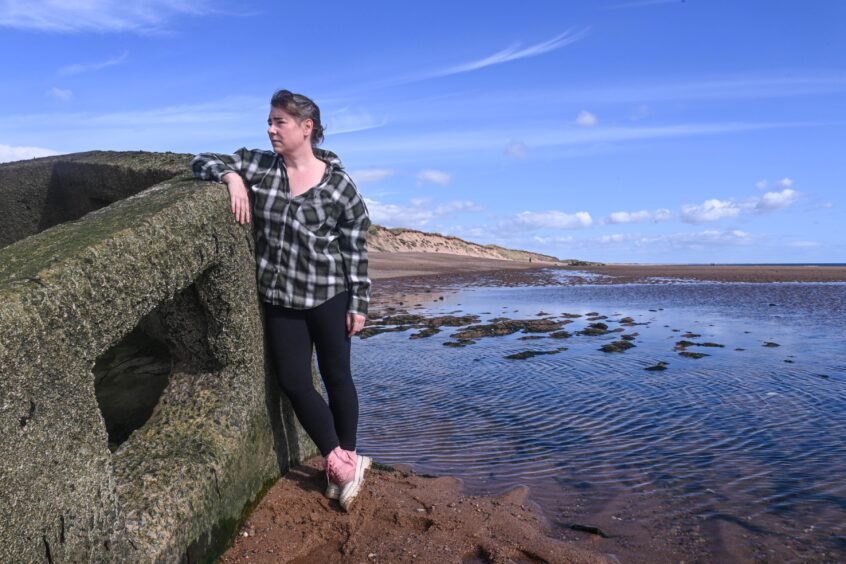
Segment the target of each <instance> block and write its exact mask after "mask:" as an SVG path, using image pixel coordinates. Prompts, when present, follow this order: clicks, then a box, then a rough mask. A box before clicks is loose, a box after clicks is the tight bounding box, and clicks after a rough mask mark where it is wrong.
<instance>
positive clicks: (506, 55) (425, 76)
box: [377, 28, 589, 86]
mask: <svg viewBox="0 0 846 564" xmlns="http://www.w3.org/2000/svg"><path fill="white" fill-rule="evenodd" d="M588 31H589V29H588V28H585V29H581V30H578V31H575V30H573V29H568V30H566V31H564V32H563V33H560V34H559V35H556V36H555V37H553V38H552V39H548V40H546V41H542V42H540V43H535V44H534V45H529V46H528V47H520V44H519V43H515V44H514V45H511V46H510V47H507V48H505V49H503V50H501V51H497V52H496V53H493V54H491V55H488V56H487V57H483V58H481V59H478V60H475V61H470V62H467V63H460V64H457V65H452V66H449V67H445V68H442V69H436V70H431V71H424V72H420V73H416V74H411V75H406V76H400V77H397V78H395V79H389V80H385V81H382V82H380V83H379V84H378V85H377V86H393V85H399V84H408V83H411V82H419V81H421V80H429V79H432V78H440V77H444V76H450V75H455V74H462V73H467V72H473V71H477V70H479V69H483V68H486V67H491V66H494V65H501V64H503V63H508V62H511V61H517V60H520V59H527V58H530V57H537V56H539V55H543V54H545V53H549V52H552V51H556V50H558V49H561V48H562V47H566V46H567V45H571V44H573V43H575V42H577V41H579V40H581V39H583V38H585V37H586V36H587V34H588Z"/></svg>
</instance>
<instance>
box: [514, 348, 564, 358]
mask: <svg viewBox="0 0 846 564" xmlns="http://www.w3.org/2000/svg"><path fill="white" fill-rule="evenodd" d="M566 350H567V347H559V348H557V349H553V350H551V351H520V352H518V353H514V354H509V355H508V356H505V357H504V358H507V359H509V360H525V359H527V358H531V357H533V356H540V355H544V354H558V353H560V352H561V351H566Z"/></svg>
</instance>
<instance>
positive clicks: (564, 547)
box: [220, 457, 611, 564]
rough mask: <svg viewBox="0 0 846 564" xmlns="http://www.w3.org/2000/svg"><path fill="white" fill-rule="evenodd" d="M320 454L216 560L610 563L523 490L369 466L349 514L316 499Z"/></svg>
mask: <svg viewBox="0 0 846 564" xmlns="http://www.w3.org/2000/svg"><path fill="white" fill-rule="evenodd" d="M322 462H323V459H322V458H319V457H317V458H313V459H311V460H309V461H307V462H306V464H304V465H302V466H299V467H297V468H295V469H294V470H292V471H291V472H290V473H288V474H287V475H286V476H285V477H284V478H282V479H281V480H279V481H278V482H277V483H276V484H275V485H274V486H273V488H271V490H270V491H269V492H268V494H267V495H266V496H265V497H264V498H263V499H262V500H261V502H260V503H259V505H258V506H257V507H256V509H255V510H254V511H253V512H252V513H251V514H250V517H249V519H248V520H247V522H246V523H245V524H244V525H243V527H242V528H241V530H240V531H239V534H238V537H237V538H236V540H235V542H234V544H233V545H232V546H231V547H230V548H229V550H228V551H227V552H226V554H224V555H223V556H222V557H221V560H220V562H222V563H227V564H228V563H234V562H263V563H268V564H269V563H281V562H291V563H302V564H312V563H321V564H322V563H332V562H473V563H475V562H492V563H501V562H502V563H505V562H526V563H537V562H556V563H559V562H560V563H565V562H580V563H586V564H589V563H594V562H596V563H599V562H611V560H609V559H606V558H604V557H602V556H600V555H598V554H594V553H591V552H588V551H586V550H584V549H581V548H576V547H574V546H572V545H570V544H567V543H564V542H563V541H560V540H555V539H553V538H550V537H548V536H545V534H546V533H548V531H549V529H548V526H547V524H546V523H545V522H544V521H543V518H542V517H541V516H540V513H539V512H538V511H537V509H536V508H535V507H534V506H533V505H532V504H531V502H529V501H528V500H527V498H526V496H527V493H528V492H527V490H526V488H516V489H514V490H512V491H510V492H507V493H505V494H503V495H501V496H495V497H475V496H468V495H464V494H462V492H461V486H460V483H459V482H458V480H455V479H454V478H447V477H440V478H434V477H424V476H419V475H416V474H414V473H413V472H411V471H409V470H406V469H388V468H387V467H385V468H384V469H374V470H370V471H368V472H367V473H366V480H365V485H364V487H363V489H362V491H361V492H360V493H359V495H358V498H357V499H356V502H355V505H354V506H353V507H352V508H351V511H350V512H349V513H345V512H344V511H343V510H342V509H341V507H340V505H339V504H338V502H337V501H332V500H329V499H326V498H325V497H324V496H323V488H324V487H325V484H326V481H325V478H324V476H323V472H322V471H320V467H321V464H322Z"/></svg>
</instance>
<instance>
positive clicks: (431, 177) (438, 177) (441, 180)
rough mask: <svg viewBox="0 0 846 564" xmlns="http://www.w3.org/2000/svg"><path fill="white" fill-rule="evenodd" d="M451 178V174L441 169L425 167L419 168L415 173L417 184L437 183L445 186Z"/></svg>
mask: <svg viewBox="0 0 846 564" xmlns="http://www.w3.org/2000/svg"><path fill="white" fill-rule="evenodd" d="M451 180H452V175H450V174H449V173H448V172H444V171H442V170H434V169H427V170H421V171H420V172H418V173H417V185H418V186H422V185H423V184H437V185H439V186H446V185H447V184H449V183H450V181H451Z"/></svg>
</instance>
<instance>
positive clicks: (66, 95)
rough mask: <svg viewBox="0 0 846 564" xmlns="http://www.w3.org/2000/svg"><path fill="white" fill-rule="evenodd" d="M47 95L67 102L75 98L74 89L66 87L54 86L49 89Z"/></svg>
mask: <svg viewBox="0 0 846 564" xmlns="http://www.w3.org/2000/svg"><path fill="white" fill-rule="evenodd" d="M47 95H48V96H50V97H51V98H54V99H56V100H60V101H62V102H67V101H68V100H70V99H71V98H73V91H72V90H69V89H66V88H57V87H55V86H54V87H53V88H51V89H50V90H48V91H47Z"/></svg>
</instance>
